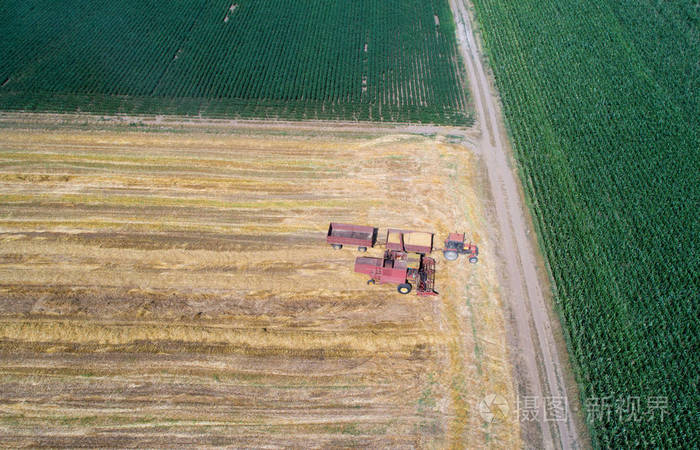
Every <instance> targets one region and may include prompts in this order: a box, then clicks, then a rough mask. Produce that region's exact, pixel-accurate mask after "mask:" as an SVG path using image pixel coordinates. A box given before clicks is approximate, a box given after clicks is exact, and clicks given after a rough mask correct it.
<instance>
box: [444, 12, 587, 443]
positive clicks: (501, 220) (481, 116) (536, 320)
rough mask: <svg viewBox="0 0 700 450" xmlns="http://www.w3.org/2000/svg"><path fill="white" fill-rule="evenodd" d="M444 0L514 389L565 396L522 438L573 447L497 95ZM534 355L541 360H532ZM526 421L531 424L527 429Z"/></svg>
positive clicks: (543, 397)
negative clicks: (467, 97)
mask: <svg viewBox="0 0 700 450" xmlns="http://www.w3.org/2000/svg"><path fill="white" fill-rule="evenodd" d="M450 3H451V5H452V9H453V13H454V16H455V21H456V24H457V30H458V38H459V41H460V42H459V44H460V47H461V51H462V55H463V57H464V60H465V63H466V65H467V70H468V75H469V82H470V87H471V90H472V97H473V99H474V103H475V107H476V114H477V121H478V124H479V126H480V129H481V140H480V145H479V147H480V149H481V151H482V152H483V157H484V160H485V163H486V167H487V170H488V176H489V182H490V188H491V193H492V196H493V200H494V203H495V211H496V219H497V223H498V229H499V232H500V242H501V244H502V248H501V251H502V252H503V255H502V256H503V258H504V266H505V270H506V271H505V275H506V276H505V278H506V280H505V281H506V284H505V285H504V286H507V289H508V292H507V294H506V295H505V297H506V302H507V303H508V305H509V308H510V310H511V312H512V315H513V321H514V325H515V329H514V330H513V332H514V336H513V338H514V340H515V344H516V348H517V349H516V355H517V356H516V357H515V358H514V359H515V365H516V370H517V371H518V373H519V377H521V378H522V379H521V382H522V383H523V384H522V385H521V386H519V393H518V394H519V395H520V396H521V398H524V397H535V398H537V399H539V402H541V403H546V402H547V401H549V402H554V401H557V400H555V399H560V398H564V399H567V400H568V401H567V403H566V407H567V410H566V417H565V420H555V421H547V420H546V419H547V418H546V417H545V413H544V410H541V411H539V412H540V414H538V416H537V421H536V422H532V423H529V424H528V423H522V425H523V427H524V429H525V436H524V438H525V443H526V445H528V446H530V445H532V446H535V447H537V446H538V443H537V442H536V441H534V440H535V439H537V440H539V439H541V442H542V444H543V445H544V446H545V447H547V448H550V447H556V448H558V447H561V448H577V447H580V443H579V438H578V434H577V430H576V426H575V417H574V415H573V414H572V408H571V404H572V402H578V399H576V398H567V386H566V384H565V374H564V371H563V369H562V364H561V361H560V358H559V354H558V349H557V345H556V341H555V337H554V334H553V332H552V327H551V324H550V320H549V316H548V313H547V306H546V304H545V297H544V295H543V286H542V284H541V283H540V279H539V277H538V273H537V270H536V268H537V259H536V257H535V252H534V249H533V245H532V242H531V236H529V233H530V232H529V231H528V226H527V223H528V221H527V220H526V218H525V216H524V214H523V212H524V210H525V209H524V205H523V204H522V201H521V195H520V191H519V189H518V186H519V185H518V180H517V175H516V174H515V172H514V169H513V168H512V167H511V164H510V163H509V156H508V155H509V149H508V146H507V139H506V137H505V131H504V127H503V124H502V121H501V113H500V109H499V105H498V101H497V97H496V95H495V94H494V90H493V87H492V85H491V83H490V81H489V78H487V75H486V72H485V70H484V66H483V64H482V61H481V55H480V51H479V47H478V45H477V43H476V39H475V36H474V32H473V28H472V24H471V21H472V18H471V17H470V14H469V5H468V3H467V2H465V0H450ZM538 361H539V362H540V363H541V365H538ZM548 399H549V400H548ZM550 418H551V416H550ZM557 419H559V416H557ZM528 425H530V427H528ZM532 425H535V426H536V428H535V429H533V427H532ZM528 428H529V429H528ZM533 432H534V434H533ZM528 434H531V435H530V436H528Z"/></svg>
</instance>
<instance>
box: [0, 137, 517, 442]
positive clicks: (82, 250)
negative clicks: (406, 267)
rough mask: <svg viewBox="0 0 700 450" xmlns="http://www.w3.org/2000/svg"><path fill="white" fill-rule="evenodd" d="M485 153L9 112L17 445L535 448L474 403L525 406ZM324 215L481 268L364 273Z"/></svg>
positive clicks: (5, 311)
mask: <svg viewBox="0 0 700 450" xmlns="http://www.w3.org/2000/svg"><path fill="white" fill-rule="evenodd" d="M480 170H482V169H481V168H480V163H479V161H478V158H477V157H475V156H474V155H473V154H471V153H470V152H469V151H468V150H466V149H465V147H464V146H462V145H455V144H450V143H447V142H446V141H445V140H444V139H443V138H440V137H423V136H418V135H386V134H376V135H371V136H370V135H353V134H345V135H334V136H329V137H318V136H312V135H310V134H307V135H304V134H303V133H296V134H295V133H294V131H293V130H292V131H290V132H289V133H287V134H280V133H277V134H273V133H267V134H265V132H263V131H259V130H258V131H255V132H253V131H250V132H248V131H245V130H241V129H239V130H236V131H234V132H229V133H223V132H221V130H215V131H212V130H207V129H205V128H198V129H194V130H189V131H187V132H186V133H184V132H182V131H178V130H172V129H171V130H167V129H163V128H158V127H152V128H148V129H145V130H144V129H130V128H127V127H124V128H119V127H112V128H110V127H103V128H102V129H101V130H91V131H87V130H81V129H80V128H77V127H72V128H71V127H56V128H55V129H51V130H48V129H46V130H42V129H34V128H26V129H21V128H19V127H18V128H12V127H5V128H1V129H0V205H2V208H1V209H0V359H1V360H2V364H1V365H0V435H2V436H3V442H2V443H3V445H7V446H11V447H20V446H37V445H45V446H57V447H60V446H70V447H77V446H111V447H129V446H133V447H148V446H163V445H169V446H179V445H185V444H196V445H215V446H219V445H239V446H262V445H292V446H299V447H315V446H362V447H368V446H371V447H377V446H394V447H402V446H406V447H413V446H418V447H447V446H469V447H482V446H493V447H507V448H514V447H517V446H520V444H521V442H520V437H519V434H520V430H519V425H518V423H517V420H516V417H514V416H513V417H501V418H500V420H495V421H493V422H492V423H486V422H485V421H484V419H483V418H482V416H481V415H480V414H479V412H478V403H479V401H480V400H481V399H483V398H484V396H485V395H487V394H491V393H495V394H499V395H501V396H503V397H504V398H505V399H506V400H507V401H508V403H509V404H511V405H513V404H515V394H514V383H513V380H512V368H511V366H510V363H509V359H508V354H507V348H506V336H505V319H504V317H503V308H502V304H501V298H500V288H499V285H498V281H497V280H498V278H497V273H496V268H497V265H496V262H495V257H493V253H492V252H493V246H494V241H495V238H494V237H493V236H492V235H490V232H489V227H488V226H487V221H486V218H485V215H484V214H485V210H484V206H483V205H484V198H486V194H485V193H484V192H483V187H482V186H481V184H480V182H478V180H479V179H480V177H479V175H478V174H479V171H480ZM330 221H337V222H347V223H357V224H367V225H373V226H377V227H379V228H380V237H379V240H381V239H382V234H383V233H384V232H385V230H386V228H387V227H396V228H408V229H417V230H426V231H434V232H436V233H437V235H436V241H439V240H441V239H444V238H445V236H446V234H447V232H449V231H466V232H467V235H468V237H470V238H471V239H473V240H474V241H476V242H477V243H478V244H479V246H480V253H481V258H480V262H479V264H477V265H470V264H468V263H467V261H466V259H465V258H460V260H458V261H457V262H453V263H452V262H451V263H447V262H446V261H444V259H443V258H442V255H436V260H437V262H438V263H437V271H438V273H437V277H436V289H437V290H438V291H439V292H440V295H439V296H437V297H429V298H420V297H417V296H416V295H414V294H413V293H411V294H409V295H400V294H398V293H397V292H396V289H395V286H391V285H377V286H367V285H366V283H365V282H366V276H364V275H361V274H356V273H354V272H353V270H352V268H353V262H354V258H355V257H356V256H357V252H356V251H354V250H353V249H343V250H339V251H337V250H333V249H331V248H330V247H329V246H328V245H326V243H325V233H326V231H327V228H328V223H329V222H330ZM380 254H381V249H370V250H369V252H368V253H367V255H371V256H379V255H380Z"/></svg>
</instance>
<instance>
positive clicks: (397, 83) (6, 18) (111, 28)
mask: <svg viewBox="0 0 700 450" xmlns="http://www.w3.org/2000/svg"><path fill="white" fill-rule="evenodd" d="M75 11H80V16H79V18H78V19H75V18H74V14H75V13H74V12H75ZM0 12H1V14H0V31H2V32H3V36H4V39H3V41H2V42H0V60H2V61H3V64H2V65H0V84H1V85H2V86H1V87H0V108H2V109H49V110H69V111H70V110H75V109H82V110H89V111H95V112H135V113H139V112H166V113H167V112H172V111H173V102H172V100H173V99H182V100H183V102H184V103H186V104H187V105H186V106H183V107H180V108H177V105H175V106H176V108H175V110H180V111H187V113H194V114H199V113H203V114H221V115H234V116H235V115H242V116H250V115H253V116H255V115H258V113H259V112H260V111H267V112H268V113H266V114H264V115H263V117H265V116H267V115H268V114H269V115H271V116H273V117H274V116H280V117H285V118H337V119H349V120H370V119H371V120H390V121H429V122H446V123H461V124H465V123H468V122H469V121H470V115H469V114H468V112H467V108H468V106H467V105H468V102H467V98H466V92H467V89H466V86H465V80H464V74H463V67H462V65H461V61H460V60H459V57H458V52H457V48H456V41H455V32H454V25H453V21H452V16H451V12H450V9H449V6H448V3H447V0H430V1H419V0H410V1H398V0H390V1H384V0H361V1H356V2H327V1H324V0H311V1H304V2H292V3H290V2H286V1H284V0H274V1H263V0H236V1H235V2H233V3H232V1H231V0H179V1H173V2H168V4H167V5H164V4H163V3H162V2H156V1H134V0H120V1H111V2H108V1H106V0H100V1H97V2H95V1H88V0H69V1H67V2H48V1H42V0H31V1H25V2H20V1H15V0H11V1H8V2H3V5H1V6H0ZM103 97H114V98H113V99H105V100H104V101H103ZM89 98H94V99H95V101H93V102H91V101H89V100H88V101H83V100H82V99H89ZM150 98H154V99H158V100H156V101H149V100H148V99H150ZM62 102H65V103H64V104H63V106H62ZM161 104H162V110H163V111H161V110H160V109H161ZM144 105H148V107H149V108H151V109H149V110H146V111H144V110H143V108H144ZM275 105H282V106H280V107H276V106H275ZM99 108H104V109H99ZM275 109H276V110H277V111H275Z"/></svg>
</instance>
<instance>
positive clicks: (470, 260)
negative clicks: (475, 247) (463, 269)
mask: <svg viewBox="0 0 700 450" xmlns="http://www.w3.org/2000/svg"><path fill="white" fill-rule="evenodd" d="M478 261H479V258H477V257H476V256H472V257H470V258H469V262H470V263H472V264H476V263H477V262H478Z"/></svg>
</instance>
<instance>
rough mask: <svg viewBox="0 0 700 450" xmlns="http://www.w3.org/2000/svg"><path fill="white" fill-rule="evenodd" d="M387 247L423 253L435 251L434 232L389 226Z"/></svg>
mask: <svg viewBox="0 0 700 450" xmlns="http://www.w3.org/2000/svg"><path fill="white" fill-rule="evenodd" d="M386 249H387V250H392V251H395V252H408V253H420V254H423V255H425V254H428V253H431V252H432V251H433V233H428V232H425V231H408V230H396V229H393V228H389V229H388V230H387V232H386Z"/></svg>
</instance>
